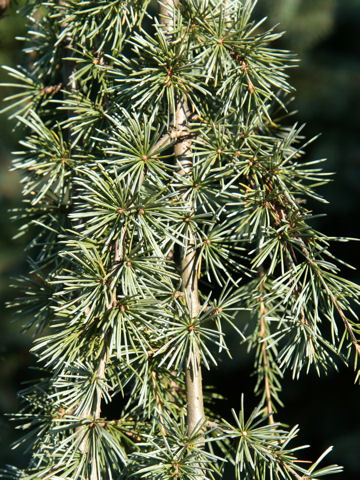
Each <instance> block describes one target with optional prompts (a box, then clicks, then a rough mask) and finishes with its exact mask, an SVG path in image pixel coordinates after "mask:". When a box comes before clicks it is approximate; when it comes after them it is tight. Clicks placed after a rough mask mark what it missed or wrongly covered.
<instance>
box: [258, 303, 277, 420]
mask: <svg viewBox="0 0 360 480" xmlns="http://www.w3.org/2000/svg"><path fill="white" fill-rule="evenodd" d="M266 314H267V308H266V307H265V304H264V301H263V299H262V298H261V299H260V333H259V337H260V338H261V339H262V343H261V354H262V361H263V367H264V386H265V397H266V413H267V414H268V419H269V423H270V424H274V409H273V405H272V398H271V389H270V381H269V376H268V369H269V361H268V357H267V351H266V341H264V338H265V337H266Z"/></svg>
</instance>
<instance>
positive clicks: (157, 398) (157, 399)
mask: <svg viewBox="0 0 360 480" xmlns="http://www.w3.org/2000/svg"><path fill="white" fill-rule="evenodd" d="M151 380H152V384H153V388H154V393H155V402H156V405H157V409H158V410H159V413H160V431H161V433H162V434H163V435H166V430H165V427H164V421H163V418H162V412H163V409H162V401H161V398H160V395H159V390H158V386H157V373H156V372H155V370H153V371H152V372H151Z"/></svg>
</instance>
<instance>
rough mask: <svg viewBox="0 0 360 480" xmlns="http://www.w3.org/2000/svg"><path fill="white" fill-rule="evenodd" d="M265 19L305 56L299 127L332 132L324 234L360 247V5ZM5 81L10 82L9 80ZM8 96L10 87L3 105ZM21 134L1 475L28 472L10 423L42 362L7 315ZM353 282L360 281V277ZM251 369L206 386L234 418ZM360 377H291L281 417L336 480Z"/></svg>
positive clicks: (10, 47) (299, 4) (6, 51)
mask: <svg viewBox="0 0 360 480" xmlns="http://www.w3.org/2000/svg"><path fill="white" fill-rule="evenodd" d="M2 2H4V0H0V10H1V4H2ZM18 6H19V3H16V2H15V1H14V0H13V1H12V2H11V5H10V7H9V8H8V9H7V10H6V12H4V13H3V16H2V18H1V19H0V64H6V65H16V64H17V63H23V62H24V59H23V54H22V52H21V45H22V43H21V41H16V40H15V38H14V37H15V36H16V35H17V36H21V34H22V33H23V31H24V26H23V24H24V20H23V19H22V18H21V17H19V16H18V15H17V14H16V8H17V7H18ZM257 14H258V15H259V16H261V15H263V14H265V15H268V16H269V24H274V23H279V24H280V26H279V28H280V29H281V30H282V29H284V30H286V31H287V34H286V36H285V37H284V39H283V40H282V46H284V47H285V48H289V49H292V50H294V51H295V52H297V53H298V54H299V56H300V58H301V62H300V65H299V68H298V69H297V70H296V71H295V70H294V71H293V72H292V82H293V84H294V85H295V87H296V89H297V98H296V101H295V108H296V109H298V114H297V117H296V118H297V120H298V121H299V123H303V122H305V123H306V124H307V125H306V127H305V133H306V136H307V137H311V136H313V135H315V134H317V133H319V132H322V136H321V137H320V138H319V139H318V140H317V141H316V143H315V144H313V145H312V146H311V148H308V149H307V151H308V158H309V159H316V158H323V157H327V158H328V161H327V163H326V164H325V167H324V168H325V169H326V170H328V171H334V172H336V176H335V177H334V180H333V182H332V183H330V184H329V185H328V186H326V187H323V188H322V190H321V193H322V194H323V195H324V196H325V197H326V198H327V199H328V200H329V201H330V204H329V205H324V204H317V205H314V206H312V207H314V209H315V211H316V212H318V213H326V214H327V217H325V218H321V219H320V220H318V224H317V225H316V226H317V228H318V229H320V230H321V231H323V232H325V233H327V234H329V235H342V236H350V237H358V238H360V216H359V211H358V209H359V203H360V202H359V200H360V198H359V197H360V186H359V185H360V122H359V120H360V119H359V117H360V40H359V32H360V0H259V2H258V7H257ZM0 81H8V78H7V76H6V74H5V72H3V71H1V72H0ZM7 93H9V91H8V89H6V88H2V89H1V91H0V99H1V97H4V96H5V95H6V94H7ZM1 105H2V106H3V104H1ZM0 108H1V106H0ZM12 127H13V124H12V123H11V122H9V121H8V120H7V118H6V115H1V114H0V208H1V214H0V272H1V278H0V297H1V300H0V301H1V304H0V305H1V306H0V308H1V330H0V331H1V338H0V414H1V417H0V431H1V435H0V466H3V465H4V464H6V463H11V464H16V465H18V466H21V465H23V464H24V462H25V460H26V455H24V452H23V451H16V450H15V451H12V450H11V449H10V444H11V442H12V441H13V440H14V439H15V438H16V435H17V433H16V431H15V430H14V429H13V426H12V425H11V424H9V423H8V421H7V419H6V417H4V416H3V415H2V414H3V413H5V412H14V411H16V410H17V408H18V402H17V398H16V391H17V390H18V389H19V388H20V387H21V382H23V381H24V380H26V379H27V378H29V377H31V373H30V372H31V371H29V368H28V367H29V366H30V365H31V364H32V362H33V359H32V357H31V355H30V354H29V347H30V344H31V338H30V336H27V335H22V334H20V333H19V330H20V326H19V325H18V324H16V323H11V312H10V311H9V310H7V309H5V302H6V301H8V300H9V299H11V298H12V297H13V296H14V294H15V293H14V290H12V289H11V277H12V276H14V275H16V274H18V273H21V271H22V270H23V269H25V261H24V259H25V254H24V253H23V249H24V240H21V239H19V240H13V239H12V237H13V235H14V234H15V233H16V228H17V227H16V225H14V224H13V223H12V222H11V221H10V214H9V213H8V209H9V208H14V207H16V206H17V205H18V202H19V199H20V186H19V178H18V176H17V175H16V174H15V173H9V167H10V152H11V151H12V150H14V149H16V144H17V141H18V137H17V132H14V131H12ZM359 251H360V244H359V243H357V242H352V243H350V244H343V243H341V244H338V245H336V244H335V245H334V247H333V252H334V253H335V254H337V255H338V256H340V257H341V258H343V259H344V260H347V261H349V262H350V263H351V264H353V265H354V266H355V267H359V266H360V255H359ZM344 274H345V275H346V276H347V277H348V278H350V279H352V280H354V281H357V282H359V281H360V275H359V272H358V271H346V272H344ZM251 367H252V358H251V357H249V356H248V355H247V354H246V353H245V352H243V353H242V354H241V355H240V357H239V356H237V359H236V361H235V362H234V361H233V362H228V361H226V362H225V363H224V364H222V365H221V367H220V369H219V370H218V371H216V370H215V371H213V372H211V373H210V374H207V373H205V382H206V383H212V384H215V385H216V390H217V391H221V392H222V393H223V395H224V396H225V397H226V398H227V400H226V401H223V402H222V403H220V404H219V409H220V411H221V412H223V414H224V415H225V414H226V412H228V411H229V407H234V408H235V409H238V407H239V394H240V393H241V392H244V393H245V394H246V398H247V403H246V405H247V407H248V408H249V409H250V408H252V406H253V405H255V399H254V397H253V394H252V389H253V386H254V379H253V378H252V377H251V376H250V374H251ZM354 378H355V375H354V372H353V371H352V368H351V367H350V368H348V369H346V368H344V367H341V368H339V372H331V373H330V374H329V375H328V376H327V377H322V378H320V379H319V378H318V377H316V376H315V375H313V374H309V375H307V376H306V375H305V376H302V377H301V379H300V381H297V382H294V381H292V380H291V378H290V376H288V377H286V380H285V383H284V390H283V393H282V395H281V398H282V400H283V401H284V404H285V407H284V408H283V409H282V410H281V411H280V412H279V415H278V418H279V419H281V421H283V422H285V423H288V424H289V425H291V426H292V425H295V424H300V427H301V432H300V437H299V444H304V443H311V445H312V448H311V451H308V452H307V453H305V452H304V454H303V456H304V457H305V458H309V459H313V458H315V457H316V456H317V455H319V454H320V453H321V452H322V451H323V450H324V449H326V448H327V447H328V446H329V445H334V451H333V453H332V454H331V455H330V456H329V459H328V461H329V462H330V463H339V464H341V465H343V466H344V469H345V471H344V473H343V474H342V475H338V476H336V477H335V476H333V477H332V478H333V479H334V480H338V479H339V480H340V478H341V479H344V480H345V479H346V480H358V479H359V478H360V411H359V405H360V386H359V385H354ZM229 478H231V477H229Z"/></svg>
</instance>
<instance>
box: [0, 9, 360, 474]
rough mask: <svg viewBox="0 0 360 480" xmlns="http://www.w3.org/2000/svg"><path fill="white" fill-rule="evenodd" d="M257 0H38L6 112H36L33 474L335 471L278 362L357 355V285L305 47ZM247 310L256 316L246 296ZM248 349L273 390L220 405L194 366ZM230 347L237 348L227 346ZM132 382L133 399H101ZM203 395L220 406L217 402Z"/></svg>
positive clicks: (28, 147) (23, 157)
mask: <svg viewBox="0 0 360 480" xmlns="http://www.w3.org/2000/svg"><path fill="white" fill-rule="evenodd" d="M255 4H256V2H255V1H254V0H229V1H227V2H224V1H222V0H200V1H197V0H183V1H181V2H180V3H177V2H173V1H172V0H163V2H158V4H156V5H154V4H152V3H151V2H149V1H147V0H142V1H131V0H127V1H125V0H122V1H118V0H117V1H111V2H106V1H99V2H91V1H88V0H80V1H72V0H63V1H60V2H59V1H55V0H50V1H47V2H39V1H38V0H33V1H32V2H29V3H28V4H27V6H26V7H25V8H24V13H25V14H26V15H27V16H28V21H29V31H28V36H27V38H26V52H27V53H28V54H29V58H30V61H29V65H28V67H27V68H24V67H19V68H18V69H13V68H8V72H9V74H10V76H11V77H13V78H14V79H15V83H12V84H11V85H12V86H16V87H17V88H19V91H18V93H16V94H14V95H13V96H12V97H10V98H9V99H8V100H9V104H8V106H7V107H5V109H4V110H7V111H9V112H10V116H11V118H14V119H15V120H16V122H17V124H16V125H17V128H19V129H21V131H22V132H23V140H22V141H21V142H20V144H21V151H19V152H17V153H16V157H15V159H14V163H13V165H14V169H16V170H18V171H20V172H21V174H22V179H23V200H24V206H23V208H22V210H21V211H19V212H16V216H17V218H18V219H20V220H21V222H22V227H21V228H20V234H22V233H24V232H25V231H30V232H31V236H32V240H31V242H30V244H29V248H28V252H29V275H28V277H26V278H22V279H20V282H19V284H20V287H21V289H22V291H23V293H22V296H21V297H20V298H19V299H18V300H17V301H16V302H15V307H16V309H17V311H18V315H19V317H23V318H24V324H23V326H24V328H25V329H33V330H34V332H35V333H36V339H35V342H34V346H33V349H32V351H33V353H34V354H35V355H36V356H37V358H38V360H39V364H40V366H41V369H39V377H40V378H39V380H38V381H37V382H36V383H34V384H33V385H30V386H28V387H27V388H26V389H24V390H23V391H22V392H21V393H20V395H21V398H22V400H23V403H24V407H23V410H22V411H21V412H20V413H19V414H17V415H16V416H15V419H16V420H17V421H19V423H20V428H22V429H24V430H25V434H24V437H23V439H22V440H20V441H19V442H18V446H22V445H23V444H25V443H26V444H27V445H28V448H30V450H31V452H32V459H31V462H30V465H29V466H28V468H27V469H25V470H19V469H17V468H13V467H9V468H8V469H7V470H6V471H4V472H3V478H7V479H24V480H25V479H26V480H40V479H41V480H50V479H58V480H60V479H61V480H70V479H79V480H100V479H106V480H108V479H109V480H111V479H116V480H118V479H127V478H145V479H146V478H151V479H159V480H160V479H161V480H170V479H174V478H184V479H188V480H191V479H194V480H199V479H215V478H222V477H223V475H224V467H225V465H227V464H230V465H233V467H234V472H235V473H234V475H235V478H236V479H259V480H260V479H261V480H265V479H279V480H280V479H293V480H299V479H314V480H315V479H320V478H322V477H323V476H325V475H327V474H331V473H336V472H339V471H340V470H341V469H340V467H338V466H327V467H322V466H319V463H320V461H321V460H322V459H323V457H324V456H325V454H326V453H327V452H328V451H329V450H327V451H326V452H325V453H324V454H323V455H322V456H321V457H320V458H319V459H318V460H317V461H315V462H314V463H311V464H310V466H308V464H307V463H306V462H304V461H302V460H301V455H299V457H300V458H298V452H299V450H300V449H301V448H304V447H299V446H298V444H297V441H296V440H295V437H296V436H297V433H298V429H297V427H294V428H290V429H289V428H287V427H285V426H284V425H282V424H280V423H278V422H275V418H274V417H275V415H277V409H278V407H279V406H281V405H282V404H281V398H280V394H281V384H282V377H283V375H284V373H285V372H286V371H287V370H290V371H291V372H292V375H293V376H294V377H295V378H298V377H300V375H301V374H303V373H304V372H308V371H309V370H310V369H315V370H316V371H317V372H318V373H319V374H320V373H322V372H326V371H327V370H328V369H329V368H334V366H336V363H337V362H339V361H345V362H347V361H353V360H354V362H355V367H356V362H357V355H359V354H360V346H359V343H358V337H359V335H360V329H359V325H358V323H357V319H356V316H355V315H354V313H353V305H354V303H356V301H357V299H358V295H359V287H358V286H357V285H355V284H353V283H351V282H349V281H347V280H346V279H344V278H342V277H341V271H340V267H341V266H342V262H341V261H340V260H337V259H336V258H334V257H333V255H332V254H331V252H330V250H329V243H330V242H331V241H334V240H337V241H345V240H346V239H343V238H337V239H336V238H329V237H327V236H325V235H323V234H321V233H320V232H318V231H316V230H315V229H314V228H313V227H312V219H313V218H314V215H313V214H312V212H311V211H310V210H309V209H307V208H306V201H307V199H316V200H319V201H324V199H323V198H322V197H321V195H320V194H319V193H318V191H317V187H319V186H321V185H323V184H325V183H326V182H328V181H329V176H328V174H326V173H324V172H323V171H322V169H321V166H320V163H321V161H306V160H304V155H305V148H306V146H307V144H308V142H305V140H304V139H303V137H302V135H301V130H302V128H301V126H299V125H297V124H295V125H292V126H291V125H290V126H289V119H288V117H289V113H288V107H287V106H288V105H289V103H290V102H291V95H292V87H291V85H290V84H289V83H288V73H287V72H288V69H289V68H292V67H293V66H294V65H295V62H296V59H295V58H294V56H293V55H292V54H291V53H290V52H288V51H284V50H279V49H277V48H276V43H274V42H276V40H278V39H279V38H280V36H281V34H280V33H277V32H276V31H275V29H270V30H267V29H266V28H265V27H264V22H263V21H260V22H255V21H254V20H252V18H253V10H254V7H255ZM240 310H244V311H248V312H249V313H248V316H249V321H248V325H247V326H244V325H243V322H241V320H240V316H239V311H240ZM233 332H234V333H235V334H236V335H238V338H239V342H238V344H239V347H238V348H239V349H241V348H242V349H246V348H248V349H249V350H250V351H251V352H253V355H254V357H255V365H254V372H255V374H256V376H257V384H256V389H255V394H256V395H257V396H258V397H259V406H258V407H257V408H256V409H255V410H254V411H253V412H248V411H247V410H246V409H245V408H244V400H243V399H242V400H241V408H240V411H239V412H233V421H232V422H229V421H227V420H223V419H221V418H218V416H217V415H216V413H214V412H212V411H211V403H212V398H211V394H209V393H207V390H205V392H203V388H202V379H201V370H202V368H207V369H210V368H211V367H212V366H213V365H217V364H218V363H219V362H220V361H221V359H222V357H223V356H224V355H226V354H228V355H230V350H229V347H228V342H227V338H228V337H229V335H233V334H234V333H233ZM231 353H232V354H233V355H236V353H237V352H236V351H232V352H231ZM120 397H121V398H122V399H123V401H122V402H119V404H122V407H121V411H119V412H118V418H116V419H107V418H106V417H105V416H104V415H103V414H102V409H104V406H105V404H106V403H110V402H112V401H113V400H114V401H116V400H117V399H118V398H120ZM203 397H204V401H205V407H204V402H203Z"/></svg>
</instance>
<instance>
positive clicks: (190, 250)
mask: <svg viewBox="0 0 360 480" xmlns="http://www.w3.org/2000/svg"><path fill="white" fill-rule="evenodd" d="M176 5H178V2H177V0H162V1H159V9H160V17H161V21H162V22H163V25H164V27H163V28H164V29H165V30H166V31H167V32H168V33H169V34H170V32H171V28H172V26H173V22H174V18H173V15H174V14H173V7H174V6H176ZM189 118H190V112H189V106H188V103H187V101H186V99H184V98H183V97H182V96H181V95H180V94H178V96H177V98H176V109H175V119H174V132H173V137H174V138H175V139H176V142H175V145H174V155H175V161H176V164H177V165H178V166H179V173H180V175H183V176H191V175H192V158H191V143H192V142H191V138H190V135H189V133H190V131H189V127H188V122H189ZM189 207H190V210H192V205H189ZM186 243H187V245H186V247H185V248H184V251H183V252H182V254H181V258H180V261H179V265H180V270H181V278H182V291H183V292H184V293H185V299H186V302H187V306H188V309H189V313H190V315H191V317H196V316H197V315H198V314H199V311H200V300H199V291H198V277H197V268H196V249H195V242H194V237H193V235H192V233H191V231H190V229H189V233H188V238H187V242H186ZM194 357H195V358H194ZM187 363H188V367H186V400H187V428H188V434H189V435H191V434H192V433H193V431H194V429H195V428H196V427H197V426H199V425H200V424H201V423H202V422H203V421H204V419H205V414H204V400H203V389H202V374H201V364H200V351H199V348H198V346H197V345H195V355H194V356H192V358H190V359H188V362H187Z"/></svg>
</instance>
